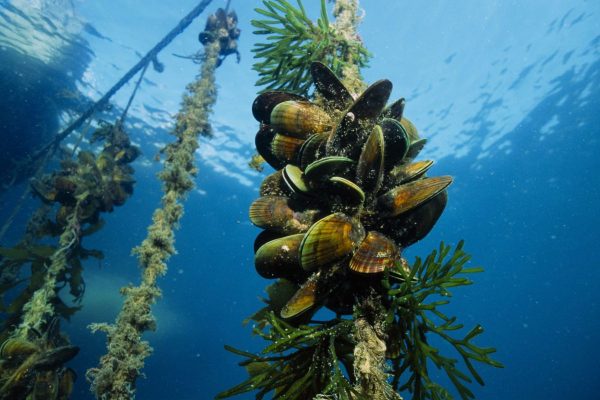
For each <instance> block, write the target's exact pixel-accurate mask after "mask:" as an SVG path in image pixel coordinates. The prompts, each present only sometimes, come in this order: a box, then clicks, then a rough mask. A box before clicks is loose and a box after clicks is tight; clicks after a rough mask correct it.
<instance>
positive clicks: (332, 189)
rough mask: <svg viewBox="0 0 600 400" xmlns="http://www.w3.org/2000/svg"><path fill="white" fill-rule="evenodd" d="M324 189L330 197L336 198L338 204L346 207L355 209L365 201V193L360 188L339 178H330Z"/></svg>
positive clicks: (347, 180)
mask: <svg viewBox="0 0 600 400" xmlns="http://www.w3.org/2000/svg"><path fill="white" fill-rule="evenodd" d="M325 189H326V190H327V192H328V193H329V194H330V195H333V196H335V197H337V198H338V201H337V202H338V203H341V204H343V205H346V206H350V207H357V206H359V205H361V204H363V203H364V201H365V192H363V190H362V189H361V188H360V186H358V185H357V184H356V183H354V182H352V181H351V180H349V179H346V178H342V177H341V176H334V177H332V178H330V179H329V184H328V185H327V186H326V187H325Z"/></svg>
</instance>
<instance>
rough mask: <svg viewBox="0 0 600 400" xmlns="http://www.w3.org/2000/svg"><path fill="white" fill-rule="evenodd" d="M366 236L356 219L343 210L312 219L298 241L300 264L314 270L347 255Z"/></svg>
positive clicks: (308, 269) (307, 269) (306, 268)
mask: <svg viewBox="0 0 600 400" xmlns="http://www.w3.org/2000/svg"><path fill="white" fill-rule="evenodd" d="M364 237H365V229H364V228H363V226H362V224H361V223H360V222H359V221H358V220H353V219H352V218H350V217H348V216H347V215H345V214H342V213H335V214H331V215H328V216H327V217H325V218H322V219H320V220H319V221H317V222H315V223H314V224H313V225H312V226H311V227H310V229H309V230H308V232H306V235H305V236H304V239H303V240H302V243H301V244H300V265H301V266H302V268H304V270H306V271H313V270H315V269H317V268H319V267H323V266H327V265H329V264H332V263H334V262H336V261H339V260H340V259H342V258H344V257H346V256H347V255H349V254H350V253H352V251H353V250H354V249H355V248H356V246H358V244H359V243H360V242H361V241H362V240H363V238H364Z"/></svg>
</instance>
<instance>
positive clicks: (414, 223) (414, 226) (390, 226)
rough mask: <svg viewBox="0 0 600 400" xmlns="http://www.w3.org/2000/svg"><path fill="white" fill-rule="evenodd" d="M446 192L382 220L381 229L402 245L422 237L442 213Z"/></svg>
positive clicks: (414, 241) (446, 196) (404, 245)
mask: <svg viewBox="0 0 600 400" xmlns="http://www.w3.org/2000/svg"><path fill="white" fill-rule="evenodd" d="M447 201H448V194H447V192H446V191H445V190H444V191H442V192H441V193H439V194H438V195H437V196H435V197H433V198H432V199H431V200H429V201H426V202H425V203H423V204H421V205H420V206H418V207H416V208H415V209H413V210H411V211H409V212H407V213H405V214H403V215H400V216H398V217H397V218H393V219H388V220H386V221H384V222H383V230H384V231H385V232H386V233H387V234H388V235H389V236H390V237H392V238H393V239H394V240H395V241H396V243H397V244H398V245H399V246H400V247H402V248H405V247H408V246H410V245H411V244H413V243H416V242H418V241H419V240H421V239H423V238H424V237H425V236H427V234H429V232H430V231H431V229H433V227H434V226H435V223H436V222H437V220H438V219H439V218H440V216H441V215H442V212H443V211H444V208H445V207H446V202H447Z"/></svg>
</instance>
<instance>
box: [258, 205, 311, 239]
mask: <svg viewBox="0 0 600 400" xmlns="http://www.w3.org/2000/svg"><path fill="white" fill-rule="evenodd" d="M292 203H293V201H292V200H291V199H289V198H288V197H284V196H263V197H259V198H258V199H256V200H255V201H254V202H253V203H252V204H251V205H250V212H249V214H250V221H252V223H253V224H254V225H256V226H258V227H259V228H264V229H270V230H273V231H276V232H280V233H283V234H292V233H300V232H305V231H306V230H308V228H309V227H310V226H311V225H312V223H313V222H314V221H315V220H316V217H317V215H318V210H311V209H307V210H302V211H295V210H294V209H293V208H292Z"/></svg>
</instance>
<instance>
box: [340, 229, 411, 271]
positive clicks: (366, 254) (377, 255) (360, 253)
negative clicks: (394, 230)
mask: <svg viewBox="0 0 600 400" xmlns="http://www.w3.org/2000/svg"><path fill="white" fill-rule="evenodd" d="M399 255H400V253H399V251H398V248H397V247H396V244H395V243H394V241H393V240H391V239H389V238H388V237H387V236H385V235H383V234H381V233H379V232H376V231H370V232H369V233H368V234H367V236H366V237H365V239H364V240H363V241H362V242H361V243H360V245H359V246H358V248H357V249H356V251H355V252H354V254H353V255H352V258H351V259H350V263H349V267H350V269H351V270H352V271H354V272H358V273H361V274H378V273H381V272H383V271H385V270H386V269H387V268H390V267H392V266H393V265H394V263H395V262H396V260H398V257H399Z"/></svg>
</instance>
